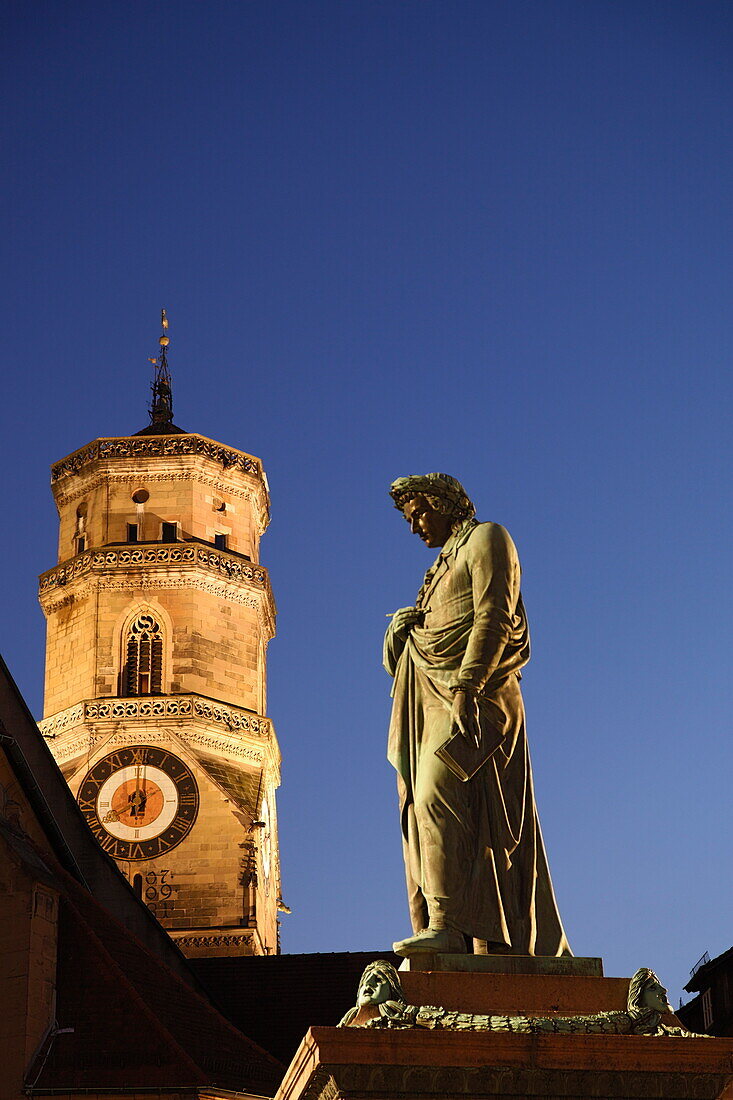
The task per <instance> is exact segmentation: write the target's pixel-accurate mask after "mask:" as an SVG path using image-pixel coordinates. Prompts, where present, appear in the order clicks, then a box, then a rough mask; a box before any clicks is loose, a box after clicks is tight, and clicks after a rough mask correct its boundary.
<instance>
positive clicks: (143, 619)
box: [122, 615, 163, 695]
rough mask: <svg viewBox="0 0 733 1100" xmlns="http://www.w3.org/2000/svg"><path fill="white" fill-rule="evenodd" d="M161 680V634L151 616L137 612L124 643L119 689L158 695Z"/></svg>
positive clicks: (124, 692) (128, 692)
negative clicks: (120, 687) (123, 659)
mask: <svg viewBox="0 0 733 1100" xmlns="http://www.w3.org/2000/svg"><path fill="white" fill-rule="evenodd" d="M162 683H163V634H162V631H161V629H160V626H159V625H158V623H157V622H156V620H155V619H154V618H153V616H152V615H139V616H138V617H137V619H135V622H134V623H133V624H132V626H131V627H130V632H129V634H128V636H127V643H126V645H125V664H124V668H123V673H122V690H123V694H125V695H160V694H161V692H162Z"/></svg>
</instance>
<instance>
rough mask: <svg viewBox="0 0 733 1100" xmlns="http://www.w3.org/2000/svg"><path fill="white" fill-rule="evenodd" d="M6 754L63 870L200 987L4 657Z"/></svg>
mask: <svg viewBox="0 0 733 1100" xmlns="http://www.w3.org/2000/svg"><path fill="white" fill-rule="evenodd" d="M0 751H3V752H5V754H6V756H7V759H8V762H9V764H10V766H11V768H12V770H13V772H14V773H15V776H16V779H17V781H18V784H19V786H20V788H21V789H22V791H23V793H24V795H25V797H26V798H27V799H28V801H29V803H30V805H31V807H32V808H33V811H34V813H35V815H36V817H37V818H38V820H39V822H40V824H41V826H42V827H43V829H44V831H45V834H46V837H47V839H48V842H49V846H50V849H51V851H52V852H53V854H54V856H55V857H56V859H57V860H58V862H59V863H60V865H61V866H62V867H63V868H64V869H65V870H66V871H68V872H69V873H70V874H71V875H73V876H74V878H75V879H76V880H77V882H79V883H81V884H82V885H83V886H85V887H86V889H87V890H89V892H90V893H92V894H94V896H95V898H97V900H98V901H99V902H100V903H101V904H102V905H103V906H104V907H105V908H106V909H107V910H108V911H109V912H113V913H114V914H115V915H116V917H117V919H118V920H119V921H121V923H122V924H124V925H125V927H126V928H127V929H128V931H130V932H131V933H132V934H133V935H135V936H137V938H138V939H140V940H141V941H142V942H143V943H144V944H145V945H146V946H147V947H148V948H149V949H150V950H151V951H153V952H154V953H155V954H157V955H158V956H159V957H160V958H161V959H163V960H164V961H165V962H166V963H167V965H168V966H170V967H171V969H172V970H174V971H175V972H176V973H177V974H178V976H179V977H180V978H181V979H182V980H183V981H185V982H188V983H189V985H194V986H196V985H197V982H196V978H195V977H194V975H193V974H192V973H191V971H190V970H189V968H188V966H187V964H186V960H185V958H184V957H183V955H182V954H181V952H180V951H179V949H178V948H177V947H176V946H175V945H174V943H173V941H172V940H171V939H170V937H169V936H168V934H167V932H165V931H164V930H163V928H162V927H161V926H160V924H159V923H158V921H157V920H156V919H155V917H154V916H153V914H152V913H151V912H150V910H149V909H148V907H147V905H145V903H144V902H142V901H141V900H140V899H139V898H138V897H136V895H135V894H134V893H133V890H132V887H131V886H130V884H129V883H128V882H127V879H125V878H124V876H123V875H121V874H120V872H119V870H118V868H117V865H116V863H115V862H114V860H112V858H111V857H110V856H108V855H107V854H106V853H105V852H103V851H102V849H101V848H100V846H99V844H98V843H97V841H96V840H95V838H94V836H93V835H92V833H91V831H90V829H89V826H88V825H87V823H86V820H85V818H84V816H83V814H82V812H81V810H80V809H79V807H78V806H77V804H76V800H75V799H74V796H73V795H72V793H71V791H70V790H69V788H68V786H67V785H66V780H65V779H64V777H63V775H62V774H61V771H60V770H59V767H58V765H57V763H56V761H55V760H54V758H53V756H52V754H51V750H50V749H49V747H48V745H47V744H46V742H45V741H44V739H43V736H42V735H41V733H40V731H39V729H38V726H37V725H36V723H35V720H34V718H33V716H32V715H31V713H30V711H29V710H28V707H27V706H26V704H25V701H24V699H23V697H22V695H21V694H20V692H19V691H18V688H17V686H16V684H15V682H14V681H13V678H12V676H11V675H10V672H9V671H8V668H7V665H6V664H5V662H4V661H3V660H2V658H1V657H0Z"/></svg>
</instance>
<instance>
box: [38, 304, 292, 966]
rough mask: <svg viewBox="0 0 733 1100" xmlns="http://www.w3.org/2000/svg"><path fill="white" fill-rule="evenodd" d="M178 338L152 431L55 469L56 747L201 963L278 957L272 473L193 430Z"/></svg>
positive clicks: (144, 891) (51, 583)
mask: <svg viewBox="0 0 733 1100" xmlns="http://www.w3.org/2000/svg"><path fill="white" fill-rule="evenodd" d="M167 328H168V322H167V319H166V316H165V311H164V312H163V334H162V336H161V338H160V354H159V357H158V358H157V359H154V360H151V361H152V362H153V365H154V367H155V381H154V383H153V387H152V389H153V400H152V404H151V407H150V418H151V423H150V424H149V425H148V427H146V428H144V429H143V430H142V431H140V432H137V433H136V434H135V435H130V436H119V437H115V438H104V439H96V440H94V442H93V443H89V444H88V445H87V446H85V447H82V448H81V450H78V451H75V452H74V453H73V454H71V455H68V456H67V457H66V458H63V459H61V461H60V462H57V463H56V464H55V465H54V466H53V467H52V489H53V494H54V498H55V501H56V507H57V509H58V513H59V520H60V527H59V546H58V564H57V565H56V566H55V567H54V568H53V569H50V570H49V571H48V572H46V573H44V574H43V575H42V576H41V578H40V591H39V598H40V602H41V606H42V608H43V611H44V614H45V616H46V620H47V641H46V681H45V701H44V719H43V721H42V722H41V730H42V731H43V733H44V735H45V737H46V738H47V739H48V743H49V745H50V747H51V750H52V752H53V754H54V756H55V758H56V760H57V762H58V764H59V766H60V767H61V768H62V770H63V773H64V775H65V777H66V780H67V782H68V784H69V786H70V788H71V790H72V792H73V793H74V795H75V796H76V798H77V801H78V803H79V806H80V808H81V810H82V812H83V813H84V815H85V817H86V819H87V821H88V822H89V825H90V826H91V828H92V830H93V832H94V834H95V835H96V837H97V839H98V840H99V843H100V844H101V845H102V847H103V848H104V849H105V851H107V852H108V853H109V854H110V855H111V856H112V857H113V858H114V859H115V861H116V862H117V865H118V867H119V868H120V870H121V871H122V872H123V874H124V875H125V876H126V877H127V878H128V880H129V881H130V883H131V885H132V887H133V889H134V890H135V891H136V892H137V893H138V895H139V896H141V897H142V898H143V899H144V900H145V901H146V902H147V904H148V905H149V906H150V908H151V909H152V910H153V912H154V913H155V914H156V916H157V918H158V919H159V920H160V922H161V924H162V925H163V927H164V928H166V930H167V931H168V932H169V933H170V935H171V937H172V938H173V939H174V940H175V941H176V942H177V943H178V945H179V947H180V948H181V950H182V951H183V952H184V953H185V954H186V955H189V956H202V955H238V954H255V955H261V954H269V953H275V952H277V951H278V920H277V917H278V909H279V908H282V909H284V908H285V907H284V906H283V905H282V902H281V899H280V866H279V857H278V843H277V821H276V815H275V790H276V788H277V787H278V785H279V781H280V751H279V748H278V744H277V739H276V737H275V732H274V730H273V728H272V723H271V722H270V720H269V719H268V718H267V717H266V711H267V694H266V654H267V644H268V642H269V640H270V639H271V638H272V637H273V635H274V632H275V604H274V601H273V597H272V592H271V589H270V582H269V578H268V575H267V570H266V569H264V568H263V566H261V565H260V564H259V545H260V536H261V535H262V533H263V532H264V530H265V528H266V527H267V524H268V520H269V494H268V488H267V479H266V476H265V472H264V470H263V468H262V463H261V462H260V460H259V459H258V458H254V457H253V456H252V455H249V454H245V453H244V452H243V451H239V450H236V449H235V448H233V447H228V446H223V445H222V444H221V443H215V442H214V441H213V440H211V439H206V438H205V437H204V436H200V435H194V434H191V433H189V432H186V431H183V430H182V429H181V428H178V427H176V425H175V424H174V423H173V408H172V396H171V384H170V375H169V371H168V364H167V347H168V342H169V341H168V335H167Z"/></svg>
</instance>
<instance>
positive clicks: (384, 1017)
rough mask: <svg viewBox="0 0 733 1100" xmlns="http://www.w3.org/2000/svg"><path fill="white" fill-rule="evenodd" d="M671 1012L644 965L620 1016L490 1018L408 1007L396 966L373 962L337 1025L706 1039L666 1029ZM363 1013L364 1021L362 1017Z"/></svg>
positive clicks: (662, 991) (663, 992)
mask: <svg viewBox="0 0 733 1100" xmlns="http://www.w3.org/2000/svg"><path fill="white" fill-rule="evenodd" d="M363 1009H370V1010H372V1012H371V1014H369V1013H366V1014H365V1013H364V1012H363V1011H362V1010H363ZM375 1010H376V1011H375ZM673 1011H674V1010H673V1009H672V1006H671V1005H670V1004H669V1002H668V1000H667V990H666V989H665V988H664V986H663V985H662V983H661V982H660V981H659V978H658V977H657V975H656V974H655V973H654V971H653V970H649V969H648V968H647V967H641V968H640V969H639V970H637V971H636V973H635V974H634V976H633V978H632V979H631V981H630V982H629V994H628V1001H627V1005H626V1011H625V1012H596V1013H592V1014H588V1015H582V1016H581V1015H579V1016H547V1017H542V1016H500V1015H495V1016H493V1015H491V1016H489V1015H482V1014H477V1013H471V1012H456V1011H453V1010H451V1009H446V1008H440V1007H438V1006H436V1005H410V1004H408V1003H407V1001H406V1000H405V995H404V993H403V990H402V984H401V982H400V978H399V974H398V973H397V971H396V970H395V968H394V967H393V966H392V964H391V963H389V962H386V961H385V960H383V959H378V960H376V961H375V962H372V963H370V964H369V966H367V967H366V969H365V970H364V973H363V974H362V976H361V980H360V982H359V989H358V992H357V1000H356V1005H355V1006H354V1008H351V1009H349V1011H348V1012H347V1013H346V1015H345V1016H344V1017H343V1019H342V1020H341V1022H340V1024H339V1027H365V1028H426V1029H428V1030H435V1031H501V1032H509V1033H511V1034H515V1035H650V1036H658V1037H662V1036H671V1037H675V1038H693V1039H700V1038H709V1036H701V1035H696V1034H695V1033H694V1032H692V1031H686V1030H685V1028H680V1027H667V1026H666V1025H665V1024H663V1023H662V1022H661V1018H662V1015H663V1013H665V1012H673ZM365 1015H367V1017H368V1018H366V1019H364V1016H365ZM357 1020H358V1022H357Z"/></svg>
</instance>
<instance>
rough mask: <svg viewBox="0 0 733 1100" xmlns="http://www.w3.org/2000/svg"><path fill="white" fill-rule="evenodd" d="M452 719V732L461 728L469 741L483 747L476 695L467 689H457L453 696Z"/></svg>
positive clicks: (477, 746)
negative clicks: (466, 690)
mask: <svg viewBox="0 0 733 1100" xmlns="http://www.w3.org/2000/svg"><path fill="white" fill-rule="evenodd" d="M450 719H451V733H455V731H456V730H460V732H461V733H462V734H463V736H464V737H465V738H466V740H467V741H470V742H472V743H473V744H475V746H476V748H480V747H481V725H480V723H479V715H478V702H477V700H476V696H475V695H472V694H470V693H469V692H465V691H457V692H456V693H455V695H454V696H453V708H452V710H451V716H450Z"/></svg>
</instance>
